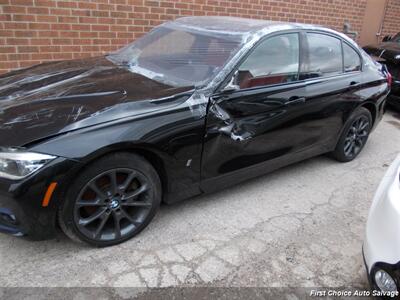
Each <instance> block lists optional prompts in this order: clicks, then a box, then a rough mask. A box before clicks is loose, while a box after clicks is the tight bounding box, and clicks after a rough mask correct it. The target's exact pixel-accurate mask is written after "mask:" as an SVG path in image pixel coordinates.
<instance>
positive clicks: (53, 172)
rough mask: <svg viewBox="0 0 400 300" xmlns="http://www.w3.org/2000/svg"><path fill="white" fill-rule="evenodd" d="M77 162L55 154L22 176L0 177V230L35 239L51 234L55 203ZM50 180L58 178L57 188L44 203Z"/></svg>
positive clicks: (55, 210)
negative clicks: (47, 161) (23, 177)
mask: <svg viewBox="0 0 400 300" xmlns="http://www.w3.org/2000/svg"><path fill="white" fill-rule="evenodd" d="M78 165H79V163H78V162H75V161H72V160H68V159H65V158H57V159H55V160H53V161H51V162H50V163H49V164H48V165H46V166H45V167H43V168H42V169H41V170H39V171H38V172H36V173H34V174H32V175H31V176H29V177H27V178H25V179H23V180H20V181H14V180H9V179H4V178H1V179H0V232H2V233H6V234H11V235H14V236H26V237H28V238H30V239H34V240H42V239H47V238H52V237H54V236H55V235H56V226H55V225H56V214H57V207H58V203H60V201H62V190H63V188H64V186H65V185H66V182H67V181H68V180H67V178H69V174H70V173H71V172H73V170H75V169H76V168H77V166H78ZM52 182H57V188H56V190H55V192H54V193H53V195H52V198H51V201H50V203H49V205H48V206H47V207H43V205H42V201H43V198H44V195H45V193H46V190H47V188H48V187H49V185H50V184H51V183H52Z"/></svg>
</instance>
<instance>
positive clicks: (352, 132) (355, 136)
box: [343, 115, 371, 158]
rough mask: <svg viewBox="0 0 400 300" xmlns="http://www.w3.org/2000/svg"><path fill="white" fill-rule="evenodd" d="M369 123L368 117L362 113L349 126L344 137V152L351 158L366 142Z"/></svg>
mask: <svg viewBox="0 0 400 300" xmlns="http://www.w3.org/2000/svg"><path fill="white" fill-rule="evenodd" d="M370 127H371V124H370V122H369V119H368V118H367V117H366V116H364V115H362V116H360V117H358V118H357V119H356V120H355V121H354V122H353V123H352V124H351V126H350V129H349V130H348V133H347V136H346V139H345V140H344V149H343V150H344V154H345V155H346V156H347V157H349V158H351V157H355V156H357V154H358V153H360V151H361V149H362V148H363V147H364V145H365V143H366V142H367V138H368V135H369V129H370Z"/></svg>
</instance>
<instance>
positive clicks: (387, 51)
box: [364, 42, 400, 63]
mask: <svg viewBox="0 0 400 300" xmlns="http://www.w3.org/2000/svg"><path fill="white" fill-rule="evenodd" d="M364 50H365V51H366V52H367V53H368V54H371V55H374V56H376V57H380V58H383V59H384V60H388V61H391V62H393V63H400V59H396V56H397V55H400V44H399V43H394V42H385V43H380V44H378V45H369V46H366V47H364Z"/></svg>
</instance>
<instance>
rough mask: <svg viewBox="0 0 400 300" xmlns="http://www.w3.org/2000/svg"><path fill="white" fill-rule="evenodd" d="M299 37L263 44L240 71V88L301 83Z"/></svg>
mask: <svg viewBox="0 0 400 300" xmlns="http://www.w3.org/2000/svg"><path fill="white" fill-rule="evenodd" d="M298 73H299V35H298V34H297V33H289V34H283V35H279V36H275V37H271V38H269V39H267V40H265V41H263V42H262V43H261V44H260V45H258V46H257V48H255V49H254V50H253V52H251V54H250V55H249V56H248V57H247V58H246V60H245V61H244V62H243V63H242V65H241V66H240V67H239V69H238V84H239V86H240V88H242V89H245V88H251V87H257V86H266V85H272V84H279V83H286V82H291V81H296V80H298Z"/></svg>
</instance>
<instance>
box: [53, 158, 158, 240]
mask: <svg viewBox="0 0 400 300" xmlns="http://www.w3.org/2000/svg"><path fill="white" fill-rule="evenodd" d="M160 202H161V183H160V179H159V177H158V175H157V173H156V171H155V170H154V168H153V167H152V166H151V165H150V164H149V163H148V162H147V161H146V160H145V159H144V158H142V157H140V156H138V155H135V154H131V153H115V154H111V155H108V156H105V157H103V158H101V159H99V160H98V161H95V162H94V163H92V164H90V165H89V166H88V167H87V168H86V169H85V170H84V171H83V172H82V173H81V174H80V175H79V177H78V178H77V179H76V180H75V181H74V183H73V184H72V185H71V187H70V188H69V191H68V193H67V197H66V201H65V202H64V205H62V207H61V208H60V212H59V221H60V225H61V228H62V229H63V231H64V232H65V233H66V234H67V235H68V236H69V237H71V238H72V239H73V240H78V241H83V242H86V243H89V244H91V245H95V246H111V245H115V244H118V243H121V242H123V241H126V240H128V239H130V238H132V237H133V236H135V235H136V234H138V233H139V232H140V231H141V230H143V229H144V228H145V227H146V226H147V225H148V224H149V223H150V221H151V220H152V219H153V217H154V215H155V213H156V211H157V209H158V207H159V205H160Z"/></svg>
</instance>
